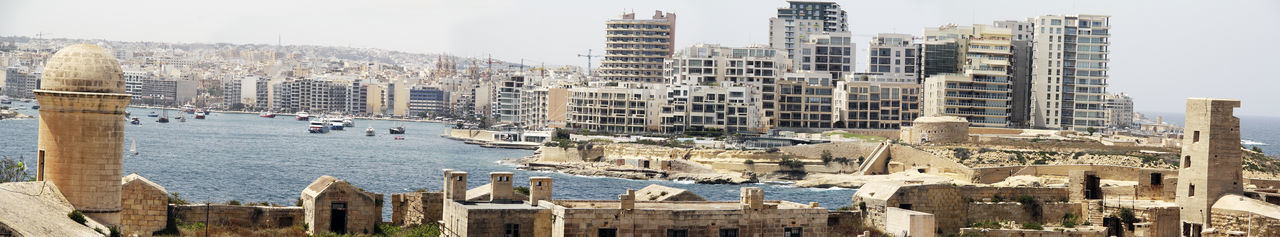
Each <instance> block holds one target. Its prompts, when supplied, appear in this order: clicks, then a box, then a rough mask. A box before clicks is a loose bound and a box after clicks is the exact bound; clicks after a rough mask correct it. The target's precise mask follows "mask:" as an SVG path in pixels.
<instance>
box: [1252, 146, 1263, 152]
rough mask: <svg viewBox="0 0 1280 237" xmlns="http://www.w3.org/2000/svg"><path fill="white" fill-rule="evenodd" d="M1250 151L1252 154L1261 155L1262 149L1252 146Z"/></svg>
mask: <svg viewBox="0 0 1280 237" xmlns="http://www.w3.org/2000/svg"><path fill="white" fill-rule="evenodd" d="M1252 150H1253V152H1257V153H1262V148H1258V146H1253V149H1252Z"/></svg>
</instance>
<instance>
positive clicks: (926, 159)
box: [889, 145, 973, 175]
mask: <svg viewBox="0 0 1280 237" xmlns="http://www.w3.org/2000/svg"><path fill="white" fill-rule="evenodd" d="M889 162H897V163H901V164H902V165H904V166H905V167H904V168H907V169H912V168H923V169H925V173H930V174H939V173H951V174H963V175H972V174H973V171H972V169H969V167H968V166H965V165H962V164H960V163H956V162H955V161H952V160H950V159H943V158H940V157H938V156H937V155H934V154H933V153H929V152H927V151H923V150H920V149H916V148H914V147H909V146H897V145H894V146H889Z"/></svg>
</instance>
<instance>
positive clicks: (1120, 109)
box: [1107, 93, 1134, 128]
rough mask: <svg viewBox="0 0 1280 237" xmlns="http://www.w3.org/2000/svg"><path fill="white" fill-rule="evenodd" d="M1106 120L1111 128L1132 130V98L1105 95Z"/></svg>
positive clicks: (1124, 95) (1122, 95) (1125, 95)
mask: <svg viewBox="0 0 1280 237" xmlns="http://www.w3.org/2000/svg"><path fill="white" fill-rule="evenodd" d="M1107 118H1108V119H1110V120H1111V122H1110V124H1111V127H1112V128H1132V127H1133V126H1134V123H1133V97H1129V94H1125V93H1120V94H1107Z"/></svg>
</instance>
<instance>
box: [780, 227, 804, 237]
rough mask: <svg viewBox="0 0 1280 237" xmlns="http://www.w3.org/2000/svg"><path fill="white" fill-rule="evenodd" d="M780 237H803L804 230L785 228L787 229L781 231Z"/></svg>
mask: <svg viewBox="0 0 1280 237" xmlns="http://www.w3.org/2000/svg"><path fill="white" fill-rule="evenodd" d="M782 236H783V237H801V236H804V228H801V227H787V228H785V229H782Z"/></svg>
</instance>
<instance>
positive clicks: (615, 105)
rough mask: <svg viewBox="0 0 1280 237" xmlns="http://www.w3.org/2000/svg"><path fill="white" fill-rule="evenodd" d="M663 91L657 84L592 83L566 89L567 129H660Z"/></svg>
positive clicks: (622, 130)
mask: <svg viewBox="0 0 1280 237" xmlns="http://www.w3.org/2000/svg"><path fill="white" fill-rule="evenodd" d="M666 100H667V98H666V88H665V85H661V84H645V83H626V82H622V83H619V82H594V83H592V84H590V85H588V86H582V87H574V88H571V89H569V106H568V108H567V110H566V113H567V114H568V116H567V118H568V121H567V122H566V123H567V127H568V128H573V129H583V130H590V131H601V132H611V133H632V134H636V133H650V132H657V131H659V130H660V129H661V126H662V125H661V119H660V116H659V114H660V113H661V109H662V104H664V103H665V102H666Z"/></svg>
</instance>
